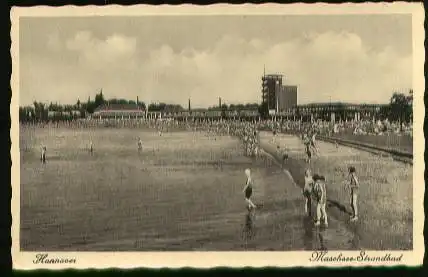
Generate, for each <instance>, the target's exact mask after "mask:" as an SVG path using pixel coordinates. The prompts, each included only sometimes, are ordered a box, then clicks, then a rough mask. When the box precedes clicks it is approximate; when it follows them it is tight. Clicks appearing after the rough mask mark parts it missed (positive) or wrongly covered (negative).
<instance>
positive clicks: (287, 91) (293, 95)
mask: <svg viewBox="0 0 428 277" xmlns="http://www.w3.org/2000/svg"><path fill="white" fill-rule="evenodd" d="M276 104H277V105H276V113H277V114H278V113H280V112H284V111H286V110H288V109H292V108H294V107H296V106H297V86H282V89H281V90H280V93H278V94H277V103H276Z"/></svg>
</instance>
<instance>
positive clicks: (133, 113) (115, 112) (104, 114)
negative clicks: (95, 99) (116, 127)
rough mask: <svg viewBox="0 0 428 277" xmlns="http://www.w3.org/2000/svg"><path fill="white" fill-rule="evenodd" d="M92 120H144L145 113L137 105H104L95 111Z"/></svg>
mask: <svg viewBox="0 0 428 277" xmlns="http://www.w3.org/2000/svg"><path fill="white" fill-rule="evenodd" d="M91 117H92V118H98V119H104V118H115V119H135V118H145V117H146V112H145V110H144V109H142V108H141V107H140V106H138V105H132V104H105V105H102V106H100V107H98V108H96V109H95V111H94V113H93V114H92V115H91Z"/></svg>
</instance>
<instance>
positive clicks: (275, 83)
mask: <svg viewBox="0 0 428 277" xmlns="http://www.w3.org/2000/svg"><path fill="white" fill-rule="evenodd" d="M282 78H283V75H281V74H268V75H264V76H263V77H262V105H265V106H267V109H268V110H269V114H274V113H276V112H277V107H278V104H277V102H278V97H279V94H280V93H281V90H282Z"/></svg>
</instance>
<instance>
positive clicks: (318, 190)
mask: <svg viewBox="0 0 428 277" xmlns="http://www.w3.org/2000/svg"><path fill="white" fill-rule="evenodd" d="M312 178H313V180H314V188H313V192H314V196H315V200H316V201H317V218H316V221H315V226H319V225H320V224H321V223H320V222H321V220H323V221H324V225H325V226H326V227H327V226H328V220H327V212H326V210H325V208H326V204H327V190H326V187H325V177H324V176H319V175H317V174H315V175H314V176H313V177H312Z"/></svg>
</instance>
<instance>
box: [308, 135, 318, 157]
mask: <svg viewBox="0 0 428 277" xmlns="http://www.w3.org/2000/svg"><path fill="white" fill-rule="evenodd" d="M316 135H317V133H316V132H315V131H314V133H313V134H312V137H311V141H310V144H311V148H312V149H314V153H316V154H317V155H318V154H319V151H318V147H317V145H316V143H315V140H316Z"/></svg>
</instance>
